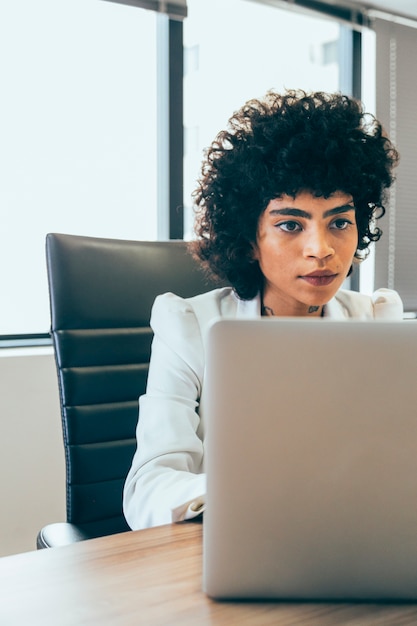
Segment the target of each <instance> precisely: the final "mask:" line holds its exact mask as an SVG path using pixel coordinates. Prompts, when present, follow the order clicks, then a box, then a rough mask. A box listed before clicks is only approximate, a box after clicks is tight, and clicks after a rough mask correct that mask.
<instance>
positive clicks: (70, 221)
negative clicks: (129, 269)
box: [0, 0, 157, 335]
mask: <svg viewBox="0 0 417 626" xmlns="http://www.w3.org/2000/svg"><path fill="white" fill-rule="evenodd" d="M155 20H156V14H155V13H153V12H151V11H145V10H143V9H137V8H134V7H130V6H123V5H120V4H113V3H111V2H103V1H102V0H36V2H34V0H2V2H1V3H0V59H1V60H0V81H1V91H2V98H1V105H0V111H1V115H0V136H1V141H0V172H1V174H0V181H1V182H0V220H1V226H2V227H1V230H0V242H1V246H0V255H1V270H0V272H1V273H0V278H1V290H2V304H1V315H0V335H4V334H18V333H26V334H27V333H36V332H47V330H48V328H49V304H48V295H47V285H46V270H45V254H44V247H45V235H46V233H47V232H65V233H72V234H82V235H91V236H98V237H116V238H130V239H156V233H157V223H156V222H157V208H156V108H157V107H156V22H155Z"/></svg>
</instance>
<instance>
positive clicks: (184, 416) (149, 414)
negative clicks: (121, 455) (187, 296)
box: [123, 294, 206, 529]
mask: <svg viewBox="0 0 417 626" xmlns="http://www.w3.org/2000/svg"><path fill="white" fill-rule="evenodd" d="M151 327H152V329H153V332H154V338H153V342H152V354H151V361H150V366H149V375H148V382H147V389H146V394H145V395H144V396H142V397H141V398H140V400H139V420H138V426H137V432H136V437H137V444H138V445H137V451H136V453H135V456H134V458H133V462H132V467H131V469H130V471H129V474H128V476H127V479H126V483H125V489H124V500H123V507H124V514H125V517H126V520H127V522H128V524H129V526H130V527H131V528H132V529H139V528H146V527H149V526H157V525H161V524H168V523H171V522H173V521H181V520H183V519H189V518H191V517H195V516H196V515H198V514H199V513H201V512H202V510H203V508H204V496H205V491H206V478H205V474H204V473H203V472H202V463H203V441H202V434H201V428H200V418H199V415H198V406H199V398H200V393H201V381H202V376H203V371H204V354H203V344H202V339H201V332H200V327H199V324H198V321H197V318H196V316H195V314H194V311H193V309H192V307H191V305H190V304H189V303H188V302H187V301H186V300H183V299H182V298H179V297H177V296H175V295H173V294H164V295H163V296H159V297H158V298H157V299H156V300H155V304H154V306H153V309H152V315H151Z"/></svg>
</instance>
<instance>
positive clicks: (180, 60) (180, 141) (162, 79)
mask: <svg viewBox="0 0 417 626" xmlns="http://www.w3.org/2000/svg"><path fill="white" fill-rule="evenodd" d="M110 1H114V0H110ZM118 1H120V2H123V0H116V2H118ZM252 1H258V2H262V1H263V0H252ZM269 2H270V0H269ZM129 4H134V3H133V2H132V3H129ZM292 4H295V5H297V6H299V7H301V8H302V9H307V10H311V11H313V12H314V13H315V14H316V15H317V13H321V14H322V15H323V14H325V15H327V16H329V17H332V18H334V19H336V20H338V21H342V22H346V23H348V24H349V26H350V30H349V31H348V29H346V32H347V33H348V39H349V35H350V39H351V41H350V44H349V50H350V52H349V59H348V63H347V66H346V67H345V64H344V71H345V72H347V73H350V75H347V76H345V81H346V87H347V91H350V92H351V95H353V96H355V97H358V98H360V96H361V88H360V84H361V62H362V56H361V33H360V30H359V29H357V28H356V29H355V25H359V26H362V25H364V19H365V18H364V17H363V15H362V14H361V13H360V12H358V11H353V10H351V9H348V8H343V7H336V6H334V5H329V4H326V3H323V2H319V1H317V0H292ZM280 6H281V7H282V4H281V5H280ZM158 19H159V20H160V21H161V25H160V26H159V27H158V34H157V37H158V42H157V48H158V55H159V56H160V58H159V59H158V77H157V80H158V92H157V100H158V107H159V122H160V123H159V124H158V126H159V127H160V128H161V129H162V131H161V135H160V136H159V137H158V144H159V146H158V150H159V151H160V154H159V158H158V161H159V165H158V167H159V171H158V181H159V184H158V189H160V188H163V187H165V185H166V187H167V189H168V192H167V193H165V192H164V191H163V190H161V196H160V198H158V221H160V222H161V226H160V227H159V229H158V238H160V239H166V238H168V239H183V236H184V209H183V205H184V197H183V187H184V184H183V178H184V165H183V157H184V119H183V98H184V93H183V72H184V48H183V22H182V20H178V19H172V18H171V17H169V16H167V15H163V14H159V15H158ZM347 68H350V69H349V70H348V69H347ZM349 86H350V87H349ZM166 102H167V106H166ZM163 135H165V136H163ZM351 288H352V289H356V290H357V289H358V288H359V275H356V273H354V275H353V276H352V277H351ZM50 344H51V340H50V338H49V335H48V334H45V333H39V334H24V333H22V334H19V335H1V334H0V349H1V348H10V347H23V346H24V347H30V346H38V345H42V346H44V345H50Z"/></svg>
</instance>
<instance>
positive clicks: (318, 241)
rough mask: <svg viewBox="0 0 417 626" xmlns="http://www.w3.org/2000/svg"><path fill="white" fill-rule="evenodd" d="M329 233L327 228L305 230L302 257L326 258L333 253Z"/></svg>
mask: <svg viewBox="0 0 417 626" xmlns="http://www.w3.org/2000/svg"><path fill="white" fill-rule="evenodd" d="M334 252H335V251H334V248H333V245H332V240H331V233H329V231H328V230H327V229H322V228H315V229H312V230H311V231H309V232H308V233H307V232H306V240H305V245H304V257H305V258H315V259H320V260H322V259H327V258H328V257H331V256H333V255H334Z"/></svg>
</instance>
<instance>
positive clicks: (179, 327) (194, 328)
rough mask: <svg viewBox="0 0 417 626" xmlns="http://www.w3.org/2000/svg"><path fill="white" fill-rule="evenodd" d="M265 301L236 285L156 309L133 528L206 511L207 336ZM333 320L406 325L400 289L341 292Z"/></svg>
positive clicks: (330, 313) (129, 498)
mask: <svg viewBox="0 0 417 626" xmlns="http://www.w3.org/2000/svg"><path fill="white" fill-rule="evenodd" d="M260 308H261V304H260V298H259V297H257V298H255V299H254V300H239V299H238V298H237V297H236V295H235V294H234V292H233V290H232V289H231V288H229V287H226V288H223V289H216V290H214V291H210V292H208V293H205V294H201V295H199V296H196V297H194V298H188V299H183V298H180V297H178V296H176V295H174V294H172V293H167V294H164V295H162V296H159V297H158V298H157V299H156V300H155V303H154V306H153V309H152V315H151V327H152V329H153V332H154V339H153V343H152V356H151V362H150V367H149V376H148V383H147V389H146V394H145V395H144V396H142V397H141V398H140V400H139V415H140V418H139V420H138V427H137V432H136V437H137V442H138V447H137V451H136V453H135V455H134V458H133V462H132V467H131V469H130V471H129V474H128V476H127V479H126V483H125V489H124V497H123V507H124V514H125V517H126V520H127V522H128V524H129V526H130V527H131V528H132V529H139V528H146V527H149V526H158V525H161V524H168V523H170V522H174V521H181V520H184V519H189V518H191V517H195V516H196V515H198V514H200V513H201V512H202V510H203V509H204V495H205V492H206V477H205V474H204V463H203V460H204V385H203V381H204V367H205V336H206V331H207V328H208V325H209V323H210V322H211V321H212V320H213V319H215V318H218V317H234V318H248V317H258V316H260V314H261V312H260ZM324 316H325V317H331V318H334V319H347V318H358V319H374V318H385V319H402V317H403V306H402V302H401V299H400V297H399V295H398V294H397V293H396V292H395V291H391V290H388V289H379V290H378V291H376V292H375V293H374V294H373V296H372V297H370V296H365V295H363V294H359V293H357V292H352V291H344V290H340V291H339V292H338V293H337V294H336V296H335V297H334V298H333V299H332V300H331V301H330V302H329V303H328V304H327V305H326V306H325V308H324Z"/></svg>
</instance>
